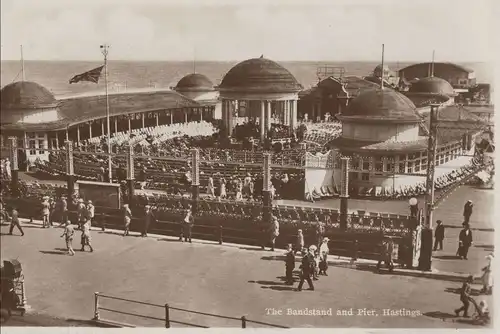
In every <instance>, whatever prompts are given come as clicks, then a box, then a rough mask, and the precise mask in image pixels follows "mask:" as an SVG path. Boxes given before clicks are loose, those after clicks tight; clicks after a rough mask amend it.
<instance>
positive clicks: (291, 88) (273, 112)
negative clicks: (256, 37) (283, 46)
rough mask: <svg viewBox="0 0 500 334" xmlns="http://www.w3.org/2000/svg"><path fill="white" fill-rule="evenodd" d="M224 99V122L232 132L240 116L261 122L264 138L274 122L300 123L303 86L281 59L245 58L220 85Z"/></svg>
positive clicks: (221, 98)
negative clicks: (299, 100)
mask: <svg viewBox="0 0 500 334" xmlns="http://www.w3.org/2000/svg"><path fill="white" fill-rule="evenodd" d="M217 90H218V91H219V93H220V100H221V102H222V123H223V124H224V125H225V127H226V131H227V133H226V135H227V136H231V135H232V131H233V129H234V127H235V125H236V124H237V119H235V118H240V117H244V118H247V119H248V120H250V121H251V122H254V123H255V124H256V123H258V124H259V128H260V138H261V140H264V138H266V137H267V133H268V131H269V130H270V129H271V124H272V123H280V124H284V125H287V126H289V129H290V133H291V131H293V129H294V128H295V127H296V126H297V101H298V99H299V97H298V93H299V91H300V90H302V86H301V85H300V84H299V83H298V82H297V79H295V77H294V76H293V75H292V74H291V73H290V72H289V71H288V70H287V69H285V68H284V67H282V66H281V65H279V64H278V63H276V62H274V61H272V60H269V59H265V58H264V57H260V58H253V59H248V60H245V61H243V62H241V63H239V64H237V65H235V66H234V67H233V68H231V69H230V70H229V71H228V72H227V74H226V75H225V76H224V78H223V79H222V82H221V84H220V85H219V86H218V87H217Z"/></svg>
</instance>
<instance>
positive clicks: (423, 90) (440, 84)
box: [409, 77, 456, 96]
mask: <svg viewBox="0 0 500 334" xmlns="http://www.w3.org/2000/svg"><path fill="white" fill-rule="evenodd" d="M409 93H415V94H429V95H445V96H455V95H456V94H455V90H454V89H453V87H452V86H451V85H450V83H449V82H448V81H446V80H444V79H441V78H438V77H427V78H422V79H420V80H417V81H414V82H412V84H411V86H410V90H409Z"/></svg>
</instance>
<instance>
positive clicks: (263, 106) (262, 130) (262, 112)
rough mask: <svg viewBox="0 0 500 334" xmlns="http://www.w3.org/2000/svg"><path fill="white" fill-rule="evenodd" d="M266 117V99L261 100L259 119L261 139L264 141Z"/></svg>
mask: <svg viewBox="0 0 500 334" xmlns="http://www.w3.org/2000/svg"><path fill="white" fill-rule="evenodd" d="M265 118H266V102H265V101H260V120H259V126H260V141H261V142H264V138H266V127H265V124H264V123H265V122H264V120H265Z"/></svg>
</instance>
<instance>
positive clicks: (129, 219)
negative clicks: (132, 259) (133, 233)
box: [123, 204, 132, 236]
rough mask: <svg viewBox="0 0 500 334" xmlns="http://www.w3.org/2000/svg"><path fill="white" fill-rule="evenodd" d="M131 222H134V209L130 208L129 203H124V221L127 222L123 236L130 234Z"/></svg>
mask: <svg viewBox="0 0 500 334" xmlns="http://www.w3.org/2000/svg"><path fill="white" fill-rule="evenodd" d="M131 222H132V211H131V210H130V208H129V206H128V204H123V223H124V224H125V231H124V232H123V236H126V235H128V232H129V229H130V223H131Z"/></svg>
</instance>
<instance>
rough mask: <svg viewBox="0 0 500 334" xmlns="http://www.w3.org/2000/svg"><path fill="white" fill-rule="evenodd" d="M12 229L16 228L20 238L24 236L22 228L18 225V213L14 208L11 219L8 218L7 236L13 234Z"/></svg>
mask: <svg viewBox="0 0 500 334" xmlns="http://www.w3.org/2000/svg"><path fill="white" fill-rule="evenodd" d="M14 227H17V229H18V230H19V232H21V236H24V231H23V228H22V227H21V224H20V223H19V212H17V209H16V208H13V209H12V213H11V218H10V227H9V235H12V232H14Z"/></svg>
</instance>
